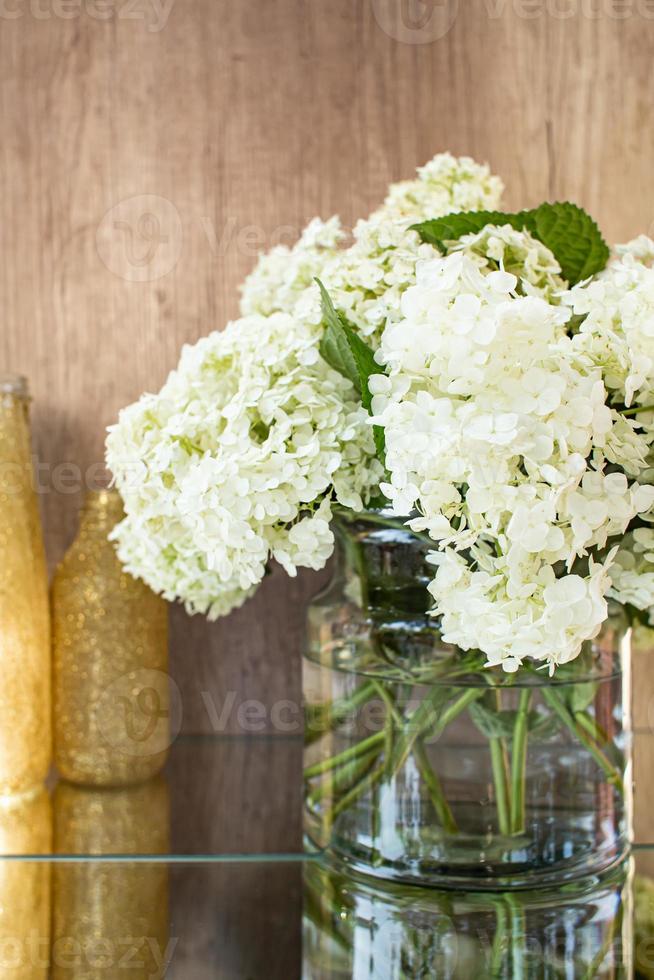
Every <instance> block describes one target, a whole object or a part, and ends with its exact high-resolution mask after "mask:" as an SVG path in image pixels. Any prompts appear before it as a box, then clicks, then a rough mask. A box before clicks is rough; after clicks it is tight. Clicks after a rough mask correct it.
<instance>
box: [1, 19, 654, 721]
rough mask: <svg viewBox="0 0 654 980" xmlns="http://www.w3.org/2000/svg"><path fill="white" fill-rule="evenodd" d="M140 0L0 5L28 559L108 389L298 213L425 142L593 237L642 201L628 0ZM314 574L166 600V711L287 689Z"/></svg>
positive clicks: (415, 155) (102, 423) (646, 179)
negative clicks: (222, 612) (169, 691)
mask: <svg viewBox="0 0 654 980" xmlns="http://www.w3.org/2000/svg"><path fill="white" fill-rule="evenodd" d="M160 8H161V4H155V0H129V2H126V0H117V2H116V3H113V2H112V0H105V2H104V3H103V4H102V5H101V4H100V3H99V0H98V2H92V0H80V2H77V0H39V3H38V4H37V3H36V2H35V0H4V2H3V3H2V4H0V113H1V119H2V134H3V139H2V141H1V142H0V209H1V213H0V301H1V303H2V336H1V340H0V364H2V365H3V366H6V367H7V368H8V369H14V370H18V371H22V372H25V373H26V374H27V375H29V378H30V381H31V384H32V390H33V393H34V398H35V402H34V424H35V432H36V439H37V447H38V454H39V459H40V461H41V463H42V464H43V471H42V485H43V494H42V501H43V508H44V516H45V521H46V525H47V536H48V547H49V553H50V558H51V561H53V562H54V561H56V560H57V559H58V557H59V556H60V555H61V553H62V551H63V549H64V547H65V546H66V544H67V543H68V541H69V540H70V539H71V538H72V536H73V533H74V527H75V522H76V509H77V506H78V504H79V499H80V493H79V486H80V476H79V474H80V473H81V474H83V475H84V474H85V476H84V477H83V479H82V482H84V480H86V479H88V481H89V482H93V480H94V479H96V477H97V471H99V470H101V468H102V446H103V438H104V429H105V427H106V426H107V424H109V423H110V422H111V421H112V420H114V419H115V417H116V414H117V412H118V409H119V408H120V407H121V406H122V405H124V404H126V403H128V402H129V401H131V400H133V399H135V398H136V397H137V396H138V395H139V394H140V393H141V392H142V391H143V390H144V389H149V390H152V389H156V388H157V387H158V386H159V385H160V384H161V383H162V381H163V380H164V378H165V376H166V374H167V372H168V371H169V369H170V368H171V367H172V366H173V365H174V364H175V362H176V360H177V356H178V353H179V349H180V346H181V345H182V344H183V343H184V342H188V341H194V340H195V339H196V338H198V337H199V336H201V335H202V334H204V333H206V332H207V331H209V330H210V329H213V328H216V327H220V326H222V325H223V324H224V323H225V322H226V320H227V318H228V317H230V316H233V315H234V314H235V313H236V311H237V300H238V295H237V284H238V283H239V281H240V280H241V279H242V277H243V276H244V274H245V273H246V272H247V271H248V270H249V269H250V268H251V267H252V265H253V263H254V258H255V254H256V252H257V251H258V250H260V249H263V248H266V247H268V246H269V245H271V244H273V243H274V242H275V241H279V240H290V239H291V238H292V237H294V235H296V234H297V232H298V231H299V229H300V228H301V226H302V225H303V223H304V222H305V221H306V220H307V219H308V218H310V217H312V216H313V215H314V214H321V215H324V216H328V215H329V214H331V213H333V212H340V213H341V215H342V216H343V218H344V220H345V221H347V222H350V221H352V220H353V219H354V218H356V217H357V216H360V215H363V214H365V213H366V212H367V211H368V210H369V209H370V208H371V207H373V206H374V205H375V204H376V203H377V202H378V201H379V200H380V198H381V197H382V195H383V193H384V189H385V187H386V185H387V183H388V182H389V181H390V180H392V179H397V178H401V177H407V176H410V175H411V174H412V172H413V170H414V168H415V166H416V165H418V164H420V163H422V162H424V161H425V160H427V159H428V158H429V157H430V156H431V155H432V154H433V153H434V152H436V151H438V150H441V149H445V148H447V149H451V150H452V151H453V152H456V153H464V152H465V153H470V154H472V155H473V156H475V157H477V158H480V159H487V160H489V162H490V163H491V164H492V166H493V167H494V169H495V170H496V171H497V172H499V173H501V174H502V175H503V177H504V178H505V180H506V183H507V189H508V190H507V203H508V204H509V205H511V206H518V205H528V204H534V203H536V202H538V201H540V200H541V199H543V198H544V197H553V198H565V197H569V198H572V199H574V200H576V201H578V202H579V203H580V204H582V205H584V206H586V207H587V208H588V209H589V210H590V211H591V212H592V213H593V214H594V215H595V216H596V217H597V219H598V220H599V221H600V223H601V225H602V227H603V228H604V229H605V231H606V233H607V235H608V236H609V237H610V238H611V239H624V238H626V237H628V236H631V235H634V234H635V233H637V232H640V231H642V230H647V229H651V227H652V222H653V220H654V182H653V181H652V176H651V160H652V158H653V156H654V126H652V57H651V52H652V43H653V41H654V20H652V19H651V18H652V15H654V10H653V9H652V5H651V4H648V3H646V2H644V0H641V2H636V0H634V2H633V3H631V4H630V3H624V2H621V3H617V2H616V3H611V2H609V0H597V2H595V3H590V2H589V0H584V2H583V3H582V2H581V0H579V2H575V0H570V2H569V3H567V4H566V3H563V2H561V3H553V2H550V0H543V2H542V3H538V2H532V0H529V2H518V0H506V2H502V0H484V2H481V0H479V2H474V3H463V2H461V3H456V2H454V0H449V2H448V0H444V2H442V3H437V2H433V0H430V2H429V3H427V2H426V0H425V2H424V3H421V2H417V0H402V3H400V2H399V0H397V2H396V0H330V2H326V0H249V2H247V3H246V2H240V3H234V2H229V0H173V2H172V7H171V8H170V10H169V16H168V18H167V20H166V21H165V23H164V19H165V18H163V17H162V16H161V15H160V16H159V19H158V20H157V9H160ZM100 11H101V12H102V16H105V17H106V19H99V12H100ZM568 13H571V14H572V16H569V17H568V16H567V14H568ZM398 17H401V18H403V21H401V22H400V21H398ZM434 18H436V20H434ZM438 18H440V20H438ZM450 20H451V24H450V27H449V30H447V29H445V28H447V25H448V23H450ZM407 25H408V26H407ZM158 27H160V28H161V29H157V28H158ZM430 32H431V33H430ZM434 33H435V35H436V36H433V37H432V35H434ZM439 34H440V35H442V36H438V35H439ZM398 37H399V38H400V40H398V39H397V38H398ZM413 42H419V43H413ZM148 216H150V217H148ZM152 221H154V224H152ZM75 467H77V468H79V469H78V471H76V469H75ZM316 583H317V580H316V578H315V577H313V576H306V577H304V578H301V579H300V580H298V581H295V582H291V583H289V582H288V581H287V580H286V579H285V578H284V577H283V576H282V575H280V574H276V575H274V576H273V577H272V578H271V579H270V580H269V581H267V582H266V583H265V585H264V587H263V588H262V590H261V592H260V594H259V595H258V596H257V597H256V599H255V600H254V601H252V602H251V603H250V604H249V605H248V606H247V607H246V608H245V609H243V610H241V611H239V612H238V613H236V614H234V615H233V616H232V617H230V619H228V620H227V621H224V622H222V623H219V624H216V625H213V626H209V625H207V624H206V623H204V622H202V621H200V620H198V619H196V620H193V621H189V620H188V619H187V618H186V617H185V615H184V614H183V613H182V612H181V611H180V610H175V612H174V614H173V638H174V649H173V666H174V673H175V676H176V678H177V680H178V682H179V684H180V687H181V688H182V691H183V694H184V698H185V708H186V711H185V730H186V731H189V732H192V731H196V732H200V731H207V730H209V729H210V727H211V723H210V719H209V717H208V715H207V711H206V707H205V702H204V701H203V700H202V696H201V692H202V691H205V692H206V691H208V692H209V694H210V696H212V697H213V698H214V701H215V702H216V703H218V702H220V701H221V700H223V699H224V697H225V695H226V693H227V692H228V691H229V690H236V689H238V690H239V691H240V692H245V694H244V695H243V696H246V695H247V696H250V697H255V698H260V699H261V700H263V701H265V702H266V703H268V704H270V703H272V702H274V701H275V700H276V699H279V698H291V699H298V697H299V645H300V637H301V622H302V608H301V604H302V602H303V601H304V600H305V599H306V597H307V595H309V594H310V593H311V591H312V590H313V589H314V588H315V587H316ZM641 695H642V688H641ZM641 700H642V698H641Z"/></svg>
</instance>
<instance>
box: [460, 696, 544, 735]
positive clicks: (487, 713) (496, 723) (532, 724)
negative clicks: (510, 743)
mask: <svg viewBox="0 0 654 980" xmlns="http://www.w3.org/2000/svg"><path fill="white" fill-rule="evenodd" d="M468 711H469V712H470V715H471V717H472V720H473V721H474V723H475V725H476V726H477V728H478V729H479V731H480V732H482V734H483V735H485V736H486V737H487V738H509V739H510V738H512V737H513V732H514V728H515V721H516V717H517V714H518V713H517V711H509V710H503V711H495V710H493V709H492V708H488V707H486V706H485V705H483V704H481V703H480V702H479V701H477V702H475V703H474V704H471V705H470V707H469V709H468ZM527 728H528V731H529V732H530V733H531V734H532V735H538V736H539V737H540V738H545V737H548V736H549V735H551V734H552V732H553V731H555V730H556V724H553V723H552V719H551V718H550V716H549V715H548V714H543V712H540V711H536V710H533V711H530V712H529V713H528V715H527Z"/></svg>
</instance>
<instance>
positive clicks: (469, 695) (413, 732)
mask: <svg viewBox="0 0 654 980" xmlns="http://www.w3.org/2000/svg"><path fill="white" fill-rule="evenodd" d="M448 693H449V692H447V691H445V692H443V691H439V690H435V691H432V692H431V693H430V694H429V695H427V697H426V698H425V700H424V701H422V702H421V704H420V705H419V706H418V708H416V710H415V711H414V713H413V714H412V715H411V717H410V718H409V719H408V721H407V723H406V725H405V727H404V730H403V731H402V733H401V735H400V737H399V738H398V739H397V741H396V742H395V746H394V748H393V754H392V756H391V758H390V759H389V765H388V772H389V776H390V777H392V776H394V775H395V773H396V772H398V771H399V770H400V769H401V768H402V766H403V765H404V763H405V762H406V760H407V759H408V758H409V755H410V754H411V750H412V749H413V746H414V745H415V742H416V739H417V738H418V737H419V736H421V735H424V736H425V737H426V738H427V737H428V738H436V737H437V736H438V735H440V734H441V732H443V731H444V730H445V729H446V728H447V726H448V725H450V724H451V723H452V722H453V721H454V719H455V718H457V717H458V716H459V715H460V714H461V712H462V711H465V710H466V708H467V707H468V706H469V705H470V704H472V702H473V701H477V700H478V699H479V698H480V697H481V695H482V693H483V692H482V691H480V690H478V689H477V688H471V689H470V690H469V691H466V692H465V694H462V695H461V696H460V697H458V698H457V699H456V701H453V702H452V703H451V704H450V705H449V706H448V707H447V708H445V709H444V710H443V711H440V708H441V704H442V701H443V697H447V695H448ZM432 726H433V727H432ZM428 729H431V731H428Z"/></svg>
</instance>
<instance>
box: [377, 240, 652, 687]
mask: <svg viewBox="0 0 654 980" xmlns="http://www.w3.org/2000/svg"><path fill="white" fill-rule="evenodd" d="M521 240H522V241H521ZM481 243H483V245H484V247H483V248H481V247H480V244H481ZM508 247H510V249H511V255H512V257H514V256H518V257H520V256H524V257H525V258H524V259H523V261H522V266H523V268H522V272H521V274H520V275H519V276H518V275H517V274H516V272H515V271H513V272H509V271H508V270H507V268H506V265H505V263H504V262H503V255H504V254H506V250H507V248H508ZM484 252H485V253H486V254H484ZM515 266H516V263H515V261H513V262H512V268H514V269H515ZM559 272H560V270H559V269H558V267H557V264H556V260H555V259H554V256H552V255H551V254H549V255H548V254H547V249H545V248H544V246H540V248H537V247H536V245H535V244H534V242H533V240H531V236H529V235H528V233H526V232H515V231H512V230H511V229H509V228H506V229H503V228H498V229H486V231H485V232H484V235H483V236H482V237H481V238H480V237H479V236H476V237H475V239H474V240H473V239H468V240H466V239H464V240H463V241H462V243H461V245H460V246H459V247H458V248H456V249H454V250H452V251H451V252H450V254H448V255H447V256H446V257H432V258H431V259H429V260H428V261H424V262H421V263H419V265H418V267H417V269H416V282H415V285H413V286H411V287H410V288H409V289H407V290H406V291H405V292H404V294H403V296H402V302H401V309H402V314H403V317H402V319H401V320H399V321H398V322H397V323H395V324H392V325H389V326H387V327H386V329H385V331H384V333H383V336H382V341H381V346H380V349H379V351H378V354H377V360H378V362H379V363H380V365H382V366H383V367H384V368H385V373H384V374H379V375H374V376H373V377H372V378H371V379H370V388H371V390H372V391H373V393H374V398H373V413H374V419H373V421H374V422H375V423H376V424H377V425H379V426H382V427H383V428H384V431H385V436H386V465H387V468H388V471H389V474H390V480H388V481H387V482H383V483H382V487H381V488H382V491H383V492H384V494H385V495H386V496H387V497H388V498H389V500H390V501H391V503H392V505H393V508H394V510H395V512H396V513H397V514H404V515H409V514H410V513H411V512H412V511H413V510H414V509H416V508H417V509H418V511H419V513H420V516H419V517H417V518H413V519H412V520H410V525H411V527H412V528H413V529H414V530H416V531H427V532H428V533H429V534H430V536H431V537H432V538H433V539H434V540H435V541H438V542H439V544H440V550H439V551H437V552H434V553H433V555H432V556H431V557H432V561H433V563H434V564H435V565H436V567H437V571H436V575H435V578H434V580H433V582H432V584H431V586H430V591H431V593H432V595H433V596H434V599H435V601H436V610H435V611H436V612H437V613H438V614H439V615H440V616H441V617H442V626H443V634H444V638H445V639H446V640H447V641H449V642H452V643H456V644H457V645H459V646H460V647H462V648H464V649H469V648H480V649H482V650H483V651H484V653H485V654H486V656H487V658H488V662H489V664H502V666H503V667H504V669H505V670H513V669H516V668H517V667H518V666H519V664H520V662H521V661H522V660H523V659H524V658H525V657H529V658H532V659H535V660H542V661H546V662H548V663H549V664H550V665H555V664H558V663H564V662H566V661H568V660H570V659H572V658H573V657H575V656H576V655H577V654H578V653H579V650H580V647H581V644H582V643H583V641H584V640H587V639H590V638H592V637H593V636H595V635H596V634H597V633H598V632H599V629H600V627H601V625H602V623H603V622H604V620H605V619H606V617H607V604H606V594H607V592H608V590H609V588H610V585H611V578H610V567H611V563H612V557H613V556H612V554H611V552H610V550H609V551H608V552H607V549H610V546H611V544H612V540H613V541H616V542H617V540H619V536H620V535H622V534H624V533H625V531H626V530H627V529H628V527H629V525H630V523H631V522H632V521H633V520H634V519H635V518H636V517H637V516H638V515H643V514H645V513H646V512H648V511H650V509H651V508H652V505H653V504H654V487H652V486H650V485H648V484H647V483H646V482H645V481H644V480H643V482H642V483H641V482H639V480H640V478H641V477H644V475H645V474H646V471H647V454H648V450H649V445H648V440H647V438H646V436H645V435H644V434H643V433H642V432H640V431H639V428H638V426H637V425H636V424H635V423H634V422H632V421H631V420H630V419H629V418H628V417H626V416H625V415H623V414H621V413H620V412H619V411H618V410H617V409H616V408H614V407H612V406H611V404H610V401H609V392H608V390H607V386H606V384H605V378H604V373H603V370H602V363H601V357H600V355H599V352H598V349H597V344H596V343H595V340H596V334H595V333H593V332H586V331H585V330H583V329H582V331H581V332H580V333H579V334H577V335H576V336H574V337H572V336H570V335H569V330H568V323H569V320H570V317H571V310H570V307H569V306H568V305H566V303H564V302H562V299H563V298H564V297H562V296H561V295H560V294H561V293H562V291H563V290H562V288H560V289H559V295H558V296H557V295H554V291H555V289H556V287H557V283H558V282H559V281H560V280H559ZM648 272H649V270H648ZM649 274H650V275H652V273H651V272H649ZM586 288H590V287H586ZM619 295H620V298H621V299H622V298H623V293H622V292H619ZM544 297H549V299H550V301H549V302H548V301H547V299H546V298H544ZM581 305H582V300H581V299H580V298H579V296H578V295H577V298H576V299H575V300H574V309H575V310H577V311H579V308H580V307H581ZM633 329H634V330H636V329H637V328H636V327H635V326H634V327H633ZM618 467H619V469H617V468H618ZM580 566H583V572H582V571H581V570H580Z"/></svg>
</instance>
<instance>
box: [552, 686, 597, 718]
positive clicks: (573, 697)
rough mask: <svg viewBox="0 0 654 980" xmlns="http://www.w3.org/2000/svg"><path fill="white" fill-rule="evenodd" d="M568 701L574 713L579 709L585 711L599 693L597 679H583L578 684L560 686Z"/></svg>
mask: <svg viewBox="0 0 654 980" xmlns="http://www.w3.org/2000/svg"><path fill="white" fill-rule="evenodd" d="M559 691H560V692H561V694H563V697H564V698H565V700H566V703H567V705H568V707H569V708H570V710H571V711H572V712H573V714H576V713H577V712H578V711H585V710H586V708H588V707H589V706H590V705H591V704H592V703H593V701H594V700H595V695H596V694H597V681H583V682H581V683H578V684H565V685H561V686H560V687H559Z"/></svg>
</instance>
